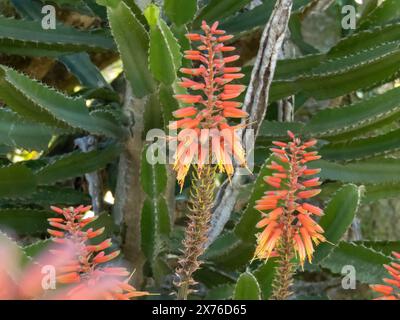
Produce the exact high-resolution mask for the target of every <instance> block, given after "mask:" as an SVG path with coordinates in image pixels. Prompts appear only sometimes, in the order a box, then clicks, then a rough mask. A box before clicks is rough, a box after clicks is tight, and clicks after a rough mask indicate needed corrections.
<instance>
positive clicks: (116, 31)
mask: <svg viewBox="0 0 400 320" xmlns="http://www.w3.org/2000/svg"><path fill="white" fill-rule="evenodd" d="M108 19H109V21H110V25H111V31H112V34H113V36H114V39H115V41H116V42H117V45H118V50H119V52H120V54H121V59H122V63H123V65H124V70H125V76H126V78H127V80H128V81H129V83H130V85H131V87H132V92H133V93H134V95H135V96H136V97H138V98H142V97H144V96H146V95H147V94H149V93H152V92H153V91H154V90H155V83H154V80H153V77H152V75H151V73H150V71H149V67H148V66H149V63H148V61H149V57H148V51H149V35H148V34H147V31H146V29H145V28H144V26H143V25H142V24H141V23H140V21H139V20H138V18H137V17H136V16H135V15H134V13H133V12H132V11H131V9H130V8H129V7H128V6H127V5H126V4H125V3H124V2H120V3H119V5H118V6H117V7H115V8H108Z"/></svg>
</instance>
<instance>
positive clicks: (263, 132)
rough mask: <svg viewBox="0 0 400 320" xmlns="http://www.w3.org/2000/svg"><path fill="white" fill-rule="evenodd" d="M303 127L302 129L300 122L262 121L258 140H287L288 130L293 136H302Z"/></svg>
mask: <svg viewBox="0 0 400 320" xmlns="http://www.w3.org/2000/svg"><path fill="white" fill-rule="evenodd" d="M303 127H304V124H303V123H301V122H278V121H268V120H264V121H263V122H262V123H261V126H260V132H259V134H258V139H261V140H273V139H277V140H279V139H283V140H287V137H288V134H287V132H288V130H290V131H292V132H293V133H294V134H302V133H303ZM306 132H308V131H306Z"/></svg>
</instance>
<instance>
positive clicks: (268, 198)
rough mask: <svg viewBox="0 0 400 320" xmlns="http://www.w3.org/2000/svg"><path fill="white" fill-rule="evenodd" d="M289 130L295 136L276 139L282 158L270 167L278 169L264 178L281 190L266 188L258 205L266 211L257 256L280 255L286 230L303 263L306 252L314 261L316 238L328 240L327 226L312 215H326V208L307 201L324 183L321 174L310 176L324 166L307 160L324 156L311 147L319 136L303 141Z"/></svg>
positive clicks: (277, 152)
mask: <svg viewBox="0 0 400 320" xmlns="http://www.w3.org/2000/svg"><path fill="white" fill-rule="evenodd" d="M288 134H289V136H290V138H291V141H290V142H289V143H285V142H279V141H275V142H273V144H274V145H275V146H276V148H271V151H272V152H273V154H274V157H275V158H276V159H277V161H278V162H276V161H272V163H271V165H270V166H269V168H270V169H271V170H274V171H276V172H274V173H273V174H272V176H267V177H265V178H264V181H265V182H266V183H267V184H269V185H270V186H272V187H273V188H276V189H277V190H276V191H266V192H265V194H264V196H263V197H262V198H261V199H260V200H258V201H257V203H256V206H255V208H256V209H257V210H259V211H261V212H262V215H263V219H262V220H261V221H260V222H259V223H258V224H257V227H258V228H264V230H263V231H262V232H261V233H260V234H259V235H258V245H257V248H256V251H255V257H257V258H259V259H268V258H269V257H270V256H271V254H272V255H276V251H275V249H276V248H277V246H278V245H279V242H280V241H282V237H283V235H284V233H285V232H286V234H288V235H289V239H290V241H293V248H294V250H295V252H296V254H298V257H299V259H300V262H301V264H302V265H303V264H304V261H305V259H306V256H307V257H308V260H309V261H310V262H311V259H312V255H313V252H314V246H313V242H314V243H315V244H318V243H319V242H325V241H326V239H325V237H324V236H323V235H322V233H323V232H324V230H323V229H322V228H321V227H320V226H319V225H318V224H317V223H316V222H315V221H314V220H313V218H312V215H316V216H321V215H323V211H322V210H321V209H320V208H319V207H316V206H314V205H311V204H309V203H307V202H304V200H305V199H309V198H312V197H314V196H316V195H317V194H319V193H320V192H321V190H320V189H314V187H318V186H319V185H320V184H321V182H320V181H319V178H310V177H309V176H312V175H315V174H317V173H319V172H320V169H309V168H307V166H306V163H308V162H310V161H313V160H317V159H320V156H318V154H317V152H316V151H311V152H310V151H307V149H308V148H310V147H312V146H314V145H315V144H316V143H317V141H316V140H310V141H307V142H305V143H302V142H301V141H300V139H299V138H296V137H295V136H294V134H293V133H292V132H290V131H289V132H288Z"/></svg>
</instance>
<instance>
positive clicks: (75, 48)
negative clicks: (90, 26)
mask: <svg viewBox="0 0 400 320" xmlns="http://www.w3.org/2000/svg"><path fill="white" fill-rule="evenodd" d="M114 49H115V44H114V42H113V40H112V38H111V36H110V35H109V34H108V33H107V32H105V31H103V30H97V31H79V30H77V29H75V28H72V27H67V26H63V25H57V28H56V29H55V30H52V29H50V30H45V29H43V28H42V26H41V23H40V22H39V21H26V20H17V19H9V18H5V17H0V52H2V53H6V54H17V55H24V56H27V55H28V56H60V55H64V54H67V53H73V52H81V51H104V50H114Z"/></svg>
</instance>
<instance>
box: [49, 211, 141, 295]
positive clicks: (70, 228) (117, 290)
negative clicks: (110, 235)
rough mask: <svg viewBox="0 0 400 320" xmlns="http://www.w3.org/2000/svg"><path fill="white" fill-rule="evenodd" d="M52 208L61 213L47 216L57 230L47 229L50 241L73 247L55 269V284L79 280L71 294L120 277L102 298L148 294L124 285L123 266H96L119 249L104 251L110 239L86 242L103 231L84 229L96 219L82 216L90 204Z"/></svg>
mask: <svg viewBox="0 0 400 320" xmlns="http://www.w3.org/2000/svg"><path fill="white" fill-rule="evenodd" d="M52 210H53V211H54V212H56V213H58V214H59V215H61V216H62V217H60V218H50V219H48V221H49V224H50V225H51V226H52V227H54V228H57V229H58V230H53V229H48V232H49V234H50V235H51V236H52V237H53V241H54V242H56V243H58V244H63V245H64V244H70V243H72V245H73V247H74V253H75V257H74V259H72V260H70V261H66V262H65V264H63V265H62V266H60V267H58V268H57V282H58V283H60V284H77V283H78V284H79V283H81V284H80V285H77V286H75V287H74V288H73V289H72V290H71V292H70V294H71V295H74V292H75V291H79V290H82V289H85V288H82V287H84V286H89V287H92V286H96V285H97V284H98V283H101V282H102V281H103V280H105V279H107V278H110V279H111V278H115V279H118V278H119V279H121V278H122V279H124V280H117V281H115V285H113V286H112V288H113V289H112V290H110V291H108V292H105V294H104V295H105V296H104V299H110V300H128V299H131V298H135V297H140V296H145V295H148V293H147V292H140V291H136V289H135V288H134V287H133V286H131V285H130V284H128V280H129V278H128V277H129V275H130V273H129V272H128V271H127V269H126V268H123V267H111V266H110V267H109V266H100V265H101V264H103V263H106V262H108V261H110V260H112V259H114V258H116V257H117V256H118V255H119V253H120V251H113V252H111V253H108V254H106V253H105V251H104V250H107V249H108V248H110V247H111V245H112V243H111V239H106V240H104V241H102V242H101V243H99V244H96V245H92V244H90V243H89V241H90V240H91V239H94V238H96V237H98V236H100V235H101V234H102V233H103V232H104V227H103V228H100V229H97V230H93V229H92V228H87V227H88V225H89V224H90V223H92V222H93V221H95V220H96V219H97V217H96V216H94V217H89V218H85V213H86V212H87V211H89V210H90V207H84V206H79V207H77V208H72V207H71V208H64V209H60V208H57V207H52ZM53 251H54V250H53ZM55 253H57V252H55Z"/></svg>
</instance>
